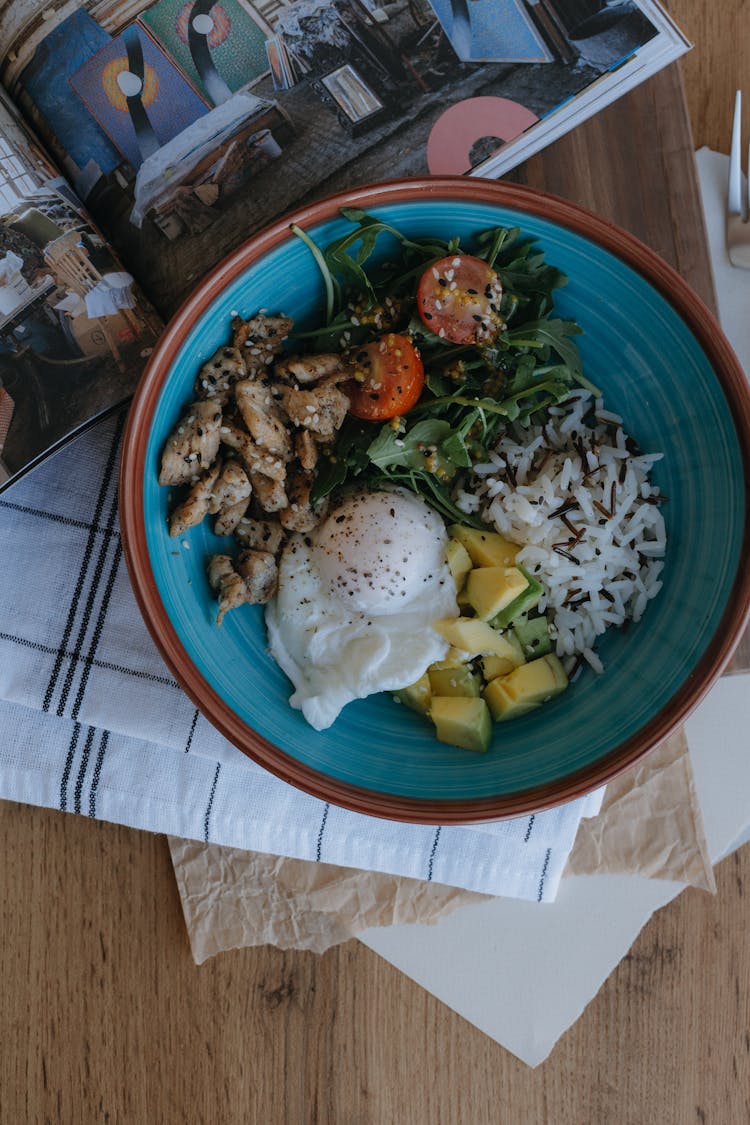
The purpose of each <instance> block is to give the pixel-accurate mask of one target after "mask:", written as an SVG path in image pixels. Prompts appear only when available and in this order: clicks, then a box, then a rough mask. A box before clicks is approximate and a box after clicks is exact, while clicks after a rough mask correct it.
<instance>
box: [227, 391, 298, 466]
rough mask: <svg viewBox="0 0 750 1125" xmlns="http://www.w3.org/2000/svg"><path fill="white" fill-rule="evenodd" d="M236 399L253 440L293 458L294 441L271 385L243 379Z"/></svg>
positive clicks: (236, 392) (273, 451) (270, 449)
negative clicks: (275, 399) (275, 400)
mask: <svg viewBox="0 0 750 1125" xmlns="http://www.w3.org/2000/svg"><path fill="white" fill-rule="evenodd" d="M234 400H235V402H236V403H237V409H238V410H239V412H240V414H241V415H242V420H243V422H244V423H245V425H246V426H247V428H248V430H249V432H250V437H251V438H252V439H253V441H255V442H257V443H258V445H260V446H261V447H262V448H263V449H267V450H268V452H269V453H276V454H278V455H279V457H284V458H289V457H291V455H292V439H291V438H290V436H289V431H288V430H287V428H286V426H285V425H284V421H283V419H282V417H281V415H280V413H279V410H278V407H277V406H276V403H275V402H274V400H273V397H272V395H271V389H270V387H269V386H268V383H266V382H265V381H264V380H261V379H258V380H254V379H242V380H241V381H240V382H239V383H236V384H235V387H234Z"/></svg>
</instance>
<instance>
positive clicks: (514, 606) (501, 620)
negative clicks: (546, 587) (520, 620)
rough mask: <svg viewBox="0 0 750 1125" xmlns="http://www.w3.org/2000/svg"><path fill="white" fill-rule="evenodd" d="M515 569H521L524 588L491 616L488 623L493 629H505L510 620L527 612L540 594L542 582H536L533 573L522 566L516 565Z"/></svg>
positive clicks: (513, 620)
mask: <svg viewBox="0 0 750 1125" xmlns="http://www.w3.org/2000/svg"><path fill="white" fill-rule="evenodd" d="M516 569H517V570H520V571H521V574H522V575H523V576H524V578H525V579H526V581H527V582H528V586H527V587H526V589H525V590H522V591H521V593H520V594H519V595H518V597H517V598H514V599H513V601H512V602H511V603H510V605H506V607H505V609H501V610H500V612H499V613H498V614H497V615H496V616H495V617H493V618H492V621H491V622H490V625H491V626H492V628H493V629H506V628H507V627H508V625H510V624H511V622H515V620H516V618H517V617H519V616H520V615H521V614H522V613H528V612H529V610H530V609H533V608H534V606H535V605H536V604H537V602H538V601H539V599H540V598H541V596H542V584H541V582H537V580H536V578H534V576H533V574H529V572H528V570H525V569H524V568H523V567H522V566H516Z"/></svg>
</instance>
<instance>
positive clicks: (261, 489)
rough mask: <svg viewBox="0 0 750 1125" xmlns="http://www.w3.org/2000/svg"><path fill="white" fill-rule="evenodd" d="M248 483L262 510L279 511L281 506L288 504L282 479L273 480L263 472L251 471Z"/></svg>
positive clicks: (284, 506)
mask: <svg viewBox="0 0 750 1125" xmlns="http://www.w3.org/2000/svg"><path fill="white" fill-rule="evenodd" d="M250 483H251V484H252V486H253V493H254V494H255V499H256V501H257V502H258V507H259V508H261V509H262V510H263V511H264V512H280V511H281V510H282V508H286V507H287V506H288V504H289V501H288V499H287V495H286V489H285V488H284V482H283V481H281V480H273V479H272V478H271V477H267V476H266V475H265V472H263V473H251V474H250Z"/></svg>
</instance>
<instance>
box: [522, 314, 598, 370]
mask: <svg viewBox="0 0 750 1125" xmlns="http://www.w3.org/2000/svg"><path fill="white" fill-rule="evenodd" d="M582 331H583V329H581V328H579V326H578V325H577V324H576V323H575V321H574V320H550V319H544V320H532V321H527V322H526V323H524V324H522V325H519V327H518V328H512V329H511V330H510V331H509V332H507V333H506V334H505V335H506V339H507V341H508V343H511V344H515V346H516V347H527V348H528V347H537V348H538V347H544V348H551V349H552V350H553V351H555V352H557V354H558V355H559V356H560V359H561V360H562V361H563V363H565V364H566V366H567V367H569V368H570V369H571V371H573V372H576V373H577V374H578V373H580V372H581V355H580V352H579V351H578V348H577V347H576V345H575V344H574V343H573V341H572V340H570V339H569V337H570V336H578V335H580V334H581V332H582Z"/></svg>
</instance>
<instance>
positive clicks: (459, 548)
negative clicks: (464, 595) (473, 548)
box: [445, 539, 474, 590]
mask: <svg viewBox="0 0 750 1125" xmlns="http://www.w3.org/2000/svg"><path fill="white" fill-rule="evenodd" d="M445 557H446V560H447V563H448V569H449V570H450V572H451V574H452V575H453V581H454V582H455V583H456V590H462V589H463V586H464V583H465V581H466V575H467V574H468V573H469V571H470V570H471V568H472V566H473V565H474V564H473V563H472V561H471V555H470V554H469V552H468V551H467V550H466V548H465V547H464V545H463V543H459V541H458V539H449V540H448V546H447V547H446V549H445Z"/></svg>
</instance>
